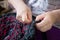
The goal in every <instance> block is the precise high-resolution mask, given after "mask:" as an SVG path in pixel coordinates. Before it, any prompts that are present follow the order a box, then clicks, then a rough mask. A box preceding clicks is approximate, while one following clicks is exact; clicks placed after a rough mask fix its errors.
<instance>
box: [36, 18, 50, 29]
mask: <svg viewBox="0 0 60 40" xmlns="http://www.w3.org/2000/svg"><path fill="white" fill-rule="evenodd" d="M48 24H49V21H48V19H47V18H46V17H45V18H44V19H43V20H42V21H41V22H39V23H36V26H37V28H38V29H40V28H42V27H44V26H46V25H48Z"/></svg>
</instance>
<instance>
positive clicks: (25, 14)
mask: <svg viewBox="0 0 60 40" xmlns="http://www.w3.org/2000/svg"><path fill="white" fill-rule="evenodd" d="M22 21H23V22H24V23H29V20H28V17H27V12H26V13H24V14H22Z"/></svg>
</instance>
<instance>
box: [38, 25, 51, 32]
mask: <svg viewBox="0 0 60 40" xmlns="http://www.w3.org/2000/svg"><path fill="white" fill-rule="evenodd" d="M51 28H52V25H45V26H44V27H42V28H40V29H39V30H40V31H42V32H46V31H48V30H50V29H51Z"/></svg>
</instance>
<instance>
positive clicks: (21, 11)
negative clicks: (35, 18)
mask: <svg viewBox="0 0 60 40" xmlns="http://www.w3.org/2000/svg"><path fill="white" fill-rule="evenodd" d="M17 5H19V4H17ZM16 11H17V15H16V19H17V20H19V21H22V22H24V23H30V22H31V21H32V13H31V10H30V8H29V7H28V6H27V5H26V4H25V3H21V4H20V5H19V7H17V8H16Z"/></svg>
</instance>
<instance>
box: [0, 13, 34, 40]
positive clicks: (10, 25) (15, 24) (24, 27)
mask: <svg viewBox="0 0 60 40" xmlns="http://www.w3.org/2000/svg"><path fill="white" fill-rule="evenodd" d="M15 16H16V14H15V13H7V14H2V15H0V40H34V34H35V27H34V22H35V21H33V22H32V23H31V24H25V23H22V22H19V21H18V20H16V18H15Z"/></svg>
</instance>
